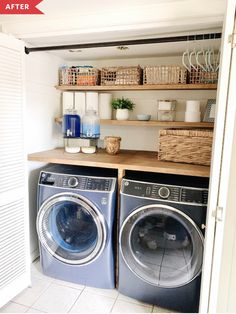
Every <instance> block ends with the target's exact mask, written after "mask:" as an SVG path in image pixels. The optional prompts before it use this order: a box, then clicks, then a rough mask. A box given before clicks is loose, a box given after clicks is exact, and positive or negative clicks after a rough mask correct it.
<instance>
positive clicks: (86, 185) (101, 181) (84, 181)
mask: <svg viewBox="0 0 236 314" xmlns="http://www.w3.org/2000/svg"><path fill="white" fill-rule="evenodd" d="M113 182H114V179H113V178H100V177H90V176H79V175H67V174H58V173H49V172H44V171H42V172H41V174H40V178H39V184H41V185H48V186H54V187H57V188H65V189H79V190H87V191H104V192H109V191H111V190H112V188H113V184H112V183H113Z"/></svg>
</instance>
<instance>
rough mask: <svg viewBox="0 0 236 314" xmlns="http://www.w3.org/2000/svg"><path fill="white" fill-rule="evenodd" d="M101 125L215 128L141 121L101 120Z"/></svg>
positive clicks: (184, 123) (186, 123)
mask: <svg viewBox="0 0 236 314" xmlns="http://www.w3.org/2000/svg"><path fill="white" fill-rule="evenodd" d="M100 123H101V125H118V126H147V127H168V128H174V127H184V128H214V123H208V122H184V121H172V122H169V121H157V120H150V121H139V120H126V121H122V120H100Z"/></svg>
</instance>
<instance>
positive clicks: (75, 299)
mask: <svg viewBox="0 0 236 314" xmlns="http://www.w3.org/2000/svg"><path fill="white" fill-rule="evenodd" d="M84 289H85V287H84V288H83V290H81V291H80V294H79V295H78V297H77V298H76V299H75V302H73V304H72V305H71V306H70V308H69V309H68V312H67V313H70V311H71V310H72V308H73V307H74V305H75V303H76V302H77V301H78V300H79V298H80V296H81V294H82V293H83V291H84Z"/></svg>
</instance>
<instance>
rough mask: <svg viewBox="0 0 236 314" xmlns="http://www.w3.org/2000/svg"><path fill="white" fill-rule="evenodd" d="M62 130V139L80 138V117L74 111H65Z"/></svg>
mask: <svg viewBox="0 0 236 314" xmlns="http://www.w3.org/2000/svg"><path fill="white" fill-rule="evenodd" d="M62 129H63V137H64V138H79V137H80V116H79V115H78V114H77V113H76V111H75V110H70V109H69V110H67V112H66V114H65V115H64V116H63V122H62Z"/></svg>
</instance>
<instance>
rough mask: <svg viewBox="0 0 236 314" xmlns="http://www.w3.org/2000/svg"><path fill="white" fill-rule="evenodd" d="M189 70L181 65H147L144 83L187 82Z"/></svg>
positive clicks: (144, 72)
mask: <svg viewBox="0 0 236 314" xmlns="http://www.w3.org/2000/svg"><path fill="white" fill-rule="evenodd" d="M186 79H187V71H186V70H185V69H184V68H183V67H181V66H175V65H168V66H165V65H161V66H147V67H145V68H144V71H143V84H186Z"/></svg>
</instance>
